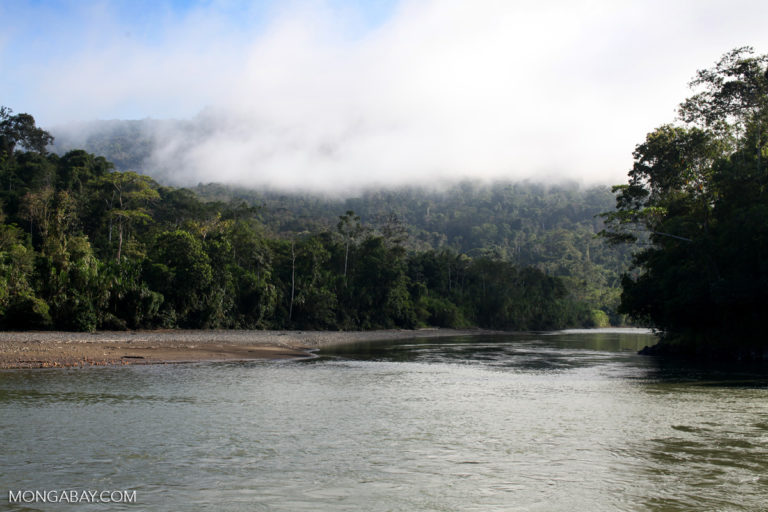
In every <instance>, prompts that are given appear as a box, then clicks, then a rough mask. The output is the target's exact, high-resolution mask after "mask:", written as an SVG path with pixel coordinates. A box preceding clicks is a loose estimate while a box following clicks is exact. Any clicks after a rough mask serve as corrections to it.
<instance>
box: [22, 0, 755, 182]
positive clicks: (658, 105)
mask: <svg viewBox="0 0 768 512" xmlns="http://www.w3.org/2000/svg"><path fill="white" fill-rule="evenodd" d="M211 5H212V6H209V7H205V8H199V9H197V10H194V11H191V12H189V13H187V14H186V15H185V16H183V17H181V18H174V17H173V16H170V15H169V16H168V17H167V18H165V19H164V21H163V22H162V23H163V29H162V30H161V31H160V32H158V34H155V37H153V38H143V39H142V38H140V37H138V36H136V35H134V33H133V32H132V30H135V28H132V27H126V26H123V25H122V24H121V22H120V20H119V19H117V18H115V16H114V13H110V12H108V11H98V12H95V11H94V12H89V13H88V16H91V17H92V18H91V20H90V24H93V23H97V24H98V26H99V27H100V28H99V29H98V30H96V29H92V30H90V31H89V32H88V33H87V34H86V35H85V36H83V37H84V38H85V39H84V40H87V39H88V38H90V39H89V41H91V42H90V43H89V44H88V45H87V47H86V46H84V47H83V48H81V50H79V51H77V50H75V51H73V53H71V54H69V55H66V56H64V57H61V58H59V59H58V60H56V61H51V62H48V63H47V65H46V66H44V67H37V68H35V69H34V70H33V69H32V68H30V69H29V70H28V71H29V72H30V73H31V75H32V76H33V78H34V81H35V83H36V84H38V85H37V89H36V91H37V92H36V94H37V95H38V97H39V98H44V99H40V100H39V108H40V110H41V112H40V114H37V113H35V112H32V113H33V114H35V115H40V117H41V118H44V119H50V120H51V122H59V123H60V122H63V121H67V120H72V119H87V118H110V117H120V116H123V115H125V114H124V113H125V112H130V113H131V114H132V115H134V117H135V116H136V115H139V116H150V117H178V118H187V119H190V120H189V121H185V122H176V123H166V124H165V125H163V127H162V128H160V129H158V131H157V133H156V134H155V135H154V139H153V140H154V151H153V153H152V156H151V158H150V159H149V160H148V161H147V165H148V166H149V167H151V168H153V169H158V170H161V171H162V173H163V175H165V176H166V177H168V178H169V179H170V180H171V181H173V182H175V183H179V184H194V183H197V182H207V181H218V182H226V183H239V184H246V185H254V186H272V187H277V188H301V189H312V190H323V191H330V190H338V189H340V188H358V187H362V186H368V185H382V184H383V185H397V184H403V183H418V184H429V183H434V182H435V181H438V180H449V179H456V178H463V177H473V178H481V179H498V178H501V179H534V180H543V181H552V180H562V179H568V180H578V181H581V182H585V183H596V182H599V183H616V182H621V181H623V180H624V177H625V176H626V172H627V170H628V169H629V167H630V165H631V152H632V150H633V148H634V145H635V144H637V143H639V142H640V141H641V140H642V138H643V137H644V136H645V134H646V133H647V132H648V131H650V130H651V129H653V128H654V127H655V126H657V125H659V124H661V123H664V122H668V121H671V120H672V119H673V118H674V116H675V109H676V105H677V104H678V103H679V102H680V101H681V100H682V99H683V98H684V97H685V96H686V95H687V94H688V90H687V88H686V83H687V81H688V80H689V79H690V78H691V77H692V76H693V74H694V72H695V70H696V69H698V68H703V67H708V66H710V65H711V64H712V63H713V62H714V61H715V60H716V59H717V58H718V57H719V56H720V55H721V54H722V53H724V52H725V51H727V50H729V49H730V48H732V47H735V46H740V45H744V44H751V45H754V46H755V47H756V49H757V50H758V51H768V35H766V31H765V27H764V20H765V19H768V4H765V3H764V2H746V1H745V2H731V3H728V5H727V7H725V6H724V4H722V2H706V1H702V2H668V1H663V2H662V1H649V2H631V3H623V2H610V1H603V0H600V1H585V2H570V1H558V0H550V1H544V2H535V3H530V2H528V3H524V2H510V1H507V0H498V1H495V0H481V1H478V2H466V1H462V0H433V1H429V0H425V1H416V0H413V1H403V2H401V3H400V4H398V5H397V6H396V7H395V9H394V11H393V13H392V14H391V16H390V17H389V18H387V19H386V20H384V21H383V22H381V23H379V24H377V25H376V26H374V27H366V28H365V29H364V30H362V29H360V26H359V20H358V19H357V17H356V16H355V12H354V10H351V9H347V10H346V11H342V10H339V9H338V8H336V9H334V8H331V7H329V6H328V5H326V4H324V3H322V2H293V3H290V4H289V5H290V7H284V8H282V9H278V10H274V11H272V12H271V13H269V14H268V15H266V17H264V16H265V15H264V13H260V18H258V19H259V20H260V23H259V24H258V26H257V27H256V28H249V25H248V23H247V20H246V21H244V22H241V23H239V24H236V25H233V21H232V19H231V18H229V17H227V15H226V13H224V11H222V9H221V7H220V6H219V4H218V3H216V2H214V3H213V4H211ZM744 13H748V15H746V16H745V14H744ZM254 19H256V18H254ZM90 24H89V26H90ZM107 34H118V36H109V35H107ZM204 107H205V108H204Z"/></svg>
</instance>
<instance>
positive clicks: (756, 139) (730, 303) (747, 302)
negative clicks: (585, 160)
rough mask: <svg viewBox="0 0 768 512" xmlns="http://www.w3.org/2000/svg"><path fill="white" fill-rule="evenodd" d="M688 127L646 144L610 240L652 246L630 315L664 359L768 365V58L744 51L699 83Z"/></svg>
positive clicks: (684, 121)
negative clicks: (699, 357)
mask: <svg viewBox="0 0 768 512" xmlns="http://www.w3.org/2000/svg"><path fill="white" fill-rule="evenodd" d="M691 85H692V87H694V88H695V90H696V93H695V94H694V95H693V96H691V97H690V98H688V99H686V100H685V101H684V102H683V103H682V104H681V106H680V110H679V120H680V122H679V123H677V124H666V125H663V126H661V127H659V128H657V129H656V130H654V131H653V132H651V133H649V134H648V136H647V137H646V139H645V141H644V142H643V143H642V144H640V145H638V146H637V148H636V150H635V153H634V157H635V163H634V166H633V168H632V170H631V171H630V173H629V182H628V184H626V185H621V186H618V187H615V189H616V191H617V193H618V195H617V200H616V210H615V211H614V212H611V213H608V214H606V216H607V220H608V223H609V227H608V229H607V230H606V232H605V235H606V236H607V237H608V238H609V239H610V240H611V241H613V242H615V243H627V242H629V243H631V244H636V243H638V242H640V243H642V244H644V249H643V250H641V251H640V252H638V253H637V254H636V256H635V257H634V267H633V269H632V270H631V272H630V273H629V274H628V275H627V276H625V277H624V279H623V282H622V286H623V293H622V296H621V305H620V311H622V312H624V313H626V314H629V315H632V316H633V317H635V318H640V319H644V320H645V321H647V322H650V323H651V324H652V325H654V326H656V327H657V328H658V329H660V330H661V333H662V335H663V337H662V341H661V342H660V343H659V345H657V348H656V352H677V353H686V354H690V353H695V354H706V355H713V354H716V355H721V354H724V355H737V356H739V357H764V356H765V354H766V349H768V338H766V337H765V334H764V331H765V318H766V307H767V306H768V55H754V53H753V51H752V49H751V48H738V49H735V50H733V51H731V52H729V53H727V54H726V55H724V56H723V57H722V59H721V60H720V61H719V62H717V63H716V64H715V66H714V67H713V68H711V69H707V70H703V71H699V72H698V74H697V76H696V78H695V79H694V80H693V82H692V83H691Z"/></svg>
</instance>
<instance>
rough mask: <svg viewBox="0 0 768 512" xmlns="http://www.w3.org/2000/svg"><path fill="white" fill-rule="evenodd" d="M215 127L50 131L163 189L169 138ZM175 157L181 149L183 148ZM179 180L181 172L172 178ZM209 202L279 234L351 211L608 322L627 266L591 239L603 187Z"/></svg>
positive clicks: (136, 125) (479, 188)
mask: <svg viewBox="0 0 768 512" xmlns="http://www.w3.org/2000/svg"><path fill="white" fill-rule="evenodd" d="M218 122H219V120H218V118H217V117H216V115H215V113H213V112H203V113H201V114H200V115H199V116H197V117H196V118H195V119H192V120H189V121H178V120H154V119H144V120H136V121H117V120H113V121H94V122H90V123H83V124H80V125H73V126H69V127H62V128H61V129H57V130H53V135H55V136H56V142H55V144H54V145H53V146H52V149H53V150H54V151H55V152H58V153H60V154H64V153H65V152H66V151H69V150H72V149H75V148H83V149H85V150H86V151H87V152H89V153H94V154H97V155H103V156H104V157H105V158H106V159H107V160H109V161H110V162H113V163H114V164H115V169H116V170H119V171H130V170H138V171H139V172H142V170H144V171H145V172H146V173H147V174H150V175H152V176H153V177H155V178H156V179H158V180H159V181H160V182H161V183H163V182H166V183H168V184H170V183H171V182H172V181H173V180H171V181H169V180H170V179H171V175H170V174H167V173H168V172H169V169H166V168H161V167H157V168H155V167H153V164H154V162H153V159H152V157H151V155H152V152H153V148H155V146H156V145H157V144H159V143H161V141H162V140H163V137H164V135H163V134H164V133H168V132H179V131H183V133H185V134H186V136H185V138H184V140H185V141H186V144H187V145H188V146H189V147H194V145H195V144H196V141H200V140H204V139H205V137H206V136H207V135H210V134H211V133H212V132H215V131H216V130H217V129H218V128H217V126H218V124H217V123H218ZM179 151H183V148H180V149H179ZM172 174H173V176H174V180H178V175H180V174H181V172H180V171H178V170H176V171H173V172H172ZM194 191H195V193H196V194H197V195H198V196H199V197H200V198H202V199H203V200H205V201H215V202H221V203H230V202H238V201H239V202H244V203H245V204H247V205H248V206H256V207H258V208H259V210H258V218H259V219H260V221H261V222H262V223H263V224H264V225H265V227H266V228H267V230H268V231H269V232H271V233H273V234H275V235H281V236H282V235H284V234H290V233H302V232H319V231H323V230H326V231H335V230H336V226H337V224H338V222H339V216H340V215H342V214H344V213H345V212H347V211H353V212H355V214H356V215H357V216H359V217H360V219H361V221H362V222H363V223H364V224H365V225H368V226H371V227H376V228H377V229H379V230H380V231H381V230H385V231H386V230H389V231H392V230H403V231H404V232H405V233H407V235H408V236H407V237H406V238H405V239H404V245H405V247H406V248H407V249H409V250H413V251H424V250H449V251H453V252H455V253H457V254H465V255H469V256H489V257H492V258H495V259H500V260H502V261H507V262H511V263H514V264H515V265H519V266H534V267H536V268H537V269H539V270H541V271H543V272H545V273H547V274H548V275H552V276H559V277H561V278H563V279H564V280H565V281H566V282H567V285H568V287H569V289H570V290H571V293H573V294H574V295H575V296H577V297H578V298H579V300H583V301H585V302H586V303H588V304H589V305H590V307H592V308H593V309H599V310H603V311H605V312H606V313H607V314H608V315H609V316H610V317H611V320H612V321H613V322H614V323H616V322H621V321H622V320H623V319H622V318H621V317H619V316H618V315H617V314H616V313H615V309H616V306H617V305H618V302H619V294H620V281H621V275H622V273H623V272H625V271H626V270H627V268H628V266H629V261H630V252H631V251H632V250H633V248H631V247H628V246H610V245H608V244H605V243H604V242H603V240H601V239H598V238H597V237H596V236H595V234H596V233H597V232H599V231H600V230H601V229H602V220H601V218H600V217H598V214H600V213H602V212H606V211H609V210H611V209H612V208H613V207H614V205H615V197H614V195H613V194H612V192H611V191H610V188H609V187H608V186H607V185H606V186H603V187H591V188H583V187H579V186H578V185H577V184H574V183H566V184H561V185H556V186H544V185H537V184H531V183H514V182H496V183H485V184H483V183H479V182H471V181H465V182H461V183H455V184H453V185H451V186H446V187H444V188H442V189H440V190H427V189H424V188H418V187H399V188H390V189H384V190H381V189H380V190H369V191H367V192H362V193H359V194H356V195H351V196H350V195H348V196H346V197H345V196H341V195H340V196H336V197H330V196H323V195H310V194H299V193H286V192H276V191H264V190H254V189H252V188H251V189H249V188H240V187H232V186H226V185H221V184H204V185H203V184H201V185H198V186H197V187H195V188H194Z"/></svg>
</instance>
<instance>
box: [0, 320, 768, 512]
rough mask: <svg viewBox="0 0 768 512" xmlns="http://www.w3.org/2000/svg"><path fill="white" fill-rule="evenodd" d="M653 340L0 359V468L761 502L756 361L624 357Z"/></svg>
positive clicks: (734, 504)
mask: <svg viewBox="0 0 768 512" xmlns="http://www.w3.org/2000/svg"><path fill="white" fill-rule="evenodd" d="M652 341H653V340H652V339H651V338H650V337H649V336H648V334H644V333H639V332H629V333H627V332H623V331H622V332H615V331H614V332H612V331H607V332H594V331H589V332H561V333H551V334H520V335H509V336H492V337H467V338H454V339H449V340H437V341H436V340H410V341H406V342H397V343H368V344H359V345H345V346H338V347H333V348H331V349H327V350H324V351H323V352H322V353H321V354H319V356H320V357H318V358H316V359H313V360H308V361H307V360H305V361H296V362H285V361H283V362H250V363H216V364H197V365H172V366H151V367H127V368H92V369H72V370H34V371H29V370H13V371H3V372H0V440H1V441H2V442H3V456H2V458H0V482H2V483H3V485H4V486H5V487H6V488H7V489H51V488H55V489H63V488H66V489H71V488H75V489H126V488H127V489H136V490H137V497H138V502H139V503H138V504H137V505H124V506H123V507H124V508H125V509H131V510H209V509H215V510H270V511H278V510H279V511H301V510H313V511H314V510H334V511H335V510H350V511H351V510H373V511H379V510H381V511H384V510H404V511H405V510H407V511H411V510H413V511H419V510H435V511H437V510H461V511H464V510H477V511H493V510H499V511H501V510H504V511H506V510H580V509H589V510H659V511H662V510H663V511H667V510H673V511H674V510H681V511H682V510H714V509H718V510H761V509H764V508H765V503H766V502H768V477H766V476H765V475H768V400H767V399H768V377H767V376H766V374H765V372H764V371H763V370H762V369H760V368H752V369H746V370H745V369H743V368H741V369H734V368H727V367H713V366H708V367H707V366H695V365H682V364H680V363H664V364H660V363H659V362H658V361H656V360H655V359H653V358H648V357H643V356H638V355H636V351H637V350H638V349H640V348H642V347H643V346H644V345H647V344H650V343H651V342H652ZM7 489H6V490H2V489H0V491H1V492H3V493H7ZM5 500H7V494H0V503H1V504H2V505H3V506H5V505H7V501H5ZM25 506H26V507H27V508H26V510H58V509H60V508H69V509H72V506H69V507H67V506H66V505H59V506H56V505H51V504H46V505H41V504H28V505H25ZM57 507H58V508H57ZM90 507H91V508H92V509H93V510H96V509H99V510H104V509H105V508H104V507H105V506H104V505H92V506H90ZM81 508H84V509H86V510H88V509H89V506H82V505H78V506H77V509H78V510H80V509H81ZM109 508H110V510H111V509H114V508H118V509H119V507H115V506H110V507H109ZM11 509H12V510H13V506H11ZM16 510H24V508H17V509H16Z"/></svg>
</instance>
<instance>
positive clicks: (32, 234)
mask: <svg viewBox="0 0 768 512" xmlns="http://www.w3.org/2000/svg"><path fill="white" fill-rule="evenodd" d="M50 142H51V136H50V135H49V134H48V133H47V132H45V131H43V130H41V129H40V128H38V127H36V126H35V123H34V119H33V118H32V117H31V116H29V115H27V114H16V115H14V114H13V112H12V111H10V109H6V108H3V109H2V110H0V200H1V201H2V218H0V221H1V223H0V327H2V328H4V329H49V328H50V329H68V330H81V331H92V330H94V329H125V328H155V327H164V328H174V327H184V328H295V329H372V328H392V327H404V328H412V327H418V326H428V325H431V326H449V327H464V326H470V325H477V326H481V327H487V328H498V329H552V328H561V327H569V326H585V325H594V324H596V323H597V324H600V323H604V322H606V320H607V316H606V312H605V311H601V310H598V309H597V308H596V307H595V302H594V301H592V302H590V301H589V300H584V297H582V296H580V293H582V294H583V291H584V290H585V289H586V288H584V287H581V288H580V289H579V290H577V289H576V288H575V287H573V286H572V285H573V283H574V282H575V281H574V280H570V281H569V280H568V279H565V278H561V277H557V276H553V275H548V273H547V272H545V270H546V268H544V269H542V268H537V267H536V266H527V265H518V264H515V263H512V262H511V261H510V259H509V254H506V253H505V252H504V251H506V250H507V249H510V250H513V249H514V247H515V246H516V244H517V246H518V247H519V246H520V245H521V244H523V243H524V242H522V241H518V242H515V241H514V238H511V239H510V238H509V237H507V236H506V235H503V236H499V237H498V239H499V240H502V239H504V240H507V239H510V240H511V241H510V242H509V244H507V245H499V246H498V247H495V246H492V245H489V246H488V247H479V248H478V249H481V250H477V251H474V253H472V254H471V255H468V254H467V252H465V251H463V250H462V249H463V246H462V245H461V244H456V243H450V242H448V241H449V240H451V239H454V240H455V239H456V237H457V236H462V235H454V234H449V235H445V236H444V238H445V241H446V243H442V244H439V243H438V244H429V243H423V240H422V241H420V240H419V239H418V236H421V234H422V233H424V232H426V231H425V228H422V227H419V226H417V225H415V224H414V226H412V227H410V228H409V226H407V225H406V224H404V223H403V212H401V213H400V214H398V213H397V212H394V211H389V212H387V215H385V216H384V217H381V218H378V219H377V221H376V222H375V223H370V222H365V221H364V220H363V219H361V218H360V217H359V216H358V215H356V214H355V213H354V211H352V210H351V209H350V210H341V211H338V212H337V213H336V214H335V216H334V218H333V219H332V220H330V219H328V218H327V217H328V216H327V215H326V222H325V224H323V223H322V222H320V223H315V224H313V223H311V222H309V221H308V219H304V220H301V214H300V213H299V214H298V216H299V219H298V220H296V219H294V221H292V222H293V223H292V224H291V223H290V222H289V223H287V224H285V225H281V226H278V227H277V228H276V227H275V225H276V224H277V223H281V222H284V221H286V219H287V218H288V217H290V216H291V215H297V214H296V213H293V214H291V213H286V214H285V216H284V217H281V216H280V215H277V214H276V213H274V211H272V210H273V209H274V206H270V207H269V208H267V207H265V206H263V207H261V208H259V207H255V206H253V201H251V202H248V201H244V200H242V198H240V199H238V198H236V197H234V195H232V194H230V196H229V197H227V198H226V199H225V200H202V199H201V198H200V196H199V195H198V194H196V193H195V192H193V191H191V190H188V189H182V188H171V187H166V186H161V185H160V184H158V183H157V182H155V181H154V180H153V179H152V178H150V177H148V176H145V175H141V174H137V173H134V172H117V171H114V169H113V165H112V164H111V163H110V162H109V161H107V160H106V159H105V158H104V157H99V156H94V155H93V154H90V153H88V152H86V151H83V150H72V151H69V152H67V153H66V154H64V155H61V156H59V155H56V154H50V153H47V152H46V147H48V145H49V144H50ZM211 190H213V189H211ZM211 190H209V191H208V192H211ZM207 196H208V197H209V198H210V193H209V194H207ZM495 200H497V201H500V202H501V203H504V197H503V196H499V197H497V198H496V199H495ZM532 201H534V202H535V200H532ZM358 204H359V205H360V206H361V207H363V206H364V205H365V204H366V199H365V198H362V199H361V200H360V202H359V203H358ZM397 204H408V201H402V202H399V203H397ZM564 207H566V208H567V207H568V206H567V205H565V206H564ZM288 208H289V209H290V206H288ZM419 208H421V207H419ZM472 208H473V207H472V206H470V205H466V204H463V205H459V204H457V205H456V209H455V211H454V213H450V215H459V216H466V217H467V218H468V219H472V218H476V217H477V216H478V215H485V213H481V212H484V211H485V210H484V208H486V207H485V206H483V209H482V210H481V209H475V210H472ZM474 208H476V207H474ZM541 208H542V209H548V210H551V208H548V207H547V205H546V204H545V203H544V204H542V205H541ZM361 209H364V208H361ZM448 211H449V210H448V209H447V208H446V205H435V208H434V211H426V210H425V211H424V212H423V213H422V215H426V217H428V218H434V219H441V218H443V217H444V216H445V215H449V214H448V213H446V212H448ZM462 212H464V213H462ZM267 213H268V214H267ZM473 216H475V217H473ZM263 217H266V218H268V220H269V222H267V223H266V225H265V223H264V222H262V220H261V219H262V218H263ZM315 218H317V217H315ZM426 222H427V223H426V224H425V226H429V221H426ZM472 222H474V221H473V220H467V221H466V225H465V227H464V228H462V229H465V230H469V232H472V229H473V228H474V227H473V226H471V223H472ZM491 222H496V218H495V217H492V216H489V217H488V218H487V223H491ZM522 222H523V221H521V223H522ZM589 222H594V219H590V220H589ZM440 225H441V224H439V223H438V224H434V225H433V227H434V228H435V229H439V226H440ZM443 225H447V224H443ZM521 225H522V224H521ZM489 226H491V224H488V226H483V224H482V223H481V224H478V225H477V226H476V227H478V228H479V231H477V236H478V237H480V238H478V240H480V239H482V236H483V235H482V233H483V230H488V229H493V227H492V226H491V227H489ZM499 228H501V229H502V230H504V229H507V228H504V227H503V226H499V225H496V227H495V229H499ZM509 229H510V230H511V231H509V233H512V232H517V231H515V229H513V228H512V227H510V228H509ZM562 229H565V228H564V227H563V228H562ZM409 231H413V232H415V233H416V234H417V239H416V241H415V242H414V241H413V240H411V239H412V238H413V235H412V234H410V233H409ZM520 232H526V231H525V230H524V229H520ZM433 233H438V232H437V231H434V232H433ZM505 233H506V231H505ZM430 236H431V235H430ZM438 236H439V233H438ZM494 236H497V235H494ZM584 236H586V235H584ZM462 239H463V238H462ZM521 240H523V239H521ZM589 244H591V242H589ZM587 247H588V248H589V247H593V246H592V245H587ZM514 250H518V249H514ZM519 250H520V251H523V250H529V248H527V247H525V248H522V247H519ZM587 250H591V251H592V254H593V256H591V258H596V259H597V261H600V259H599V258H600V256H599V250H596V249H595V248H594V247H593V248H592V249H587ZM542 251H546V248H545V246H542ZM576 252H578V253H579V255H577V254H575V253H574V254H573V260H574V261H576V260H579V261H582V260H583V259H584V258H583V257H582V256H580V254H581V253H580V251H576ZM542 261H543V260H542ZM590 261H591V260H590ZM593 264H595V265H597V263H593ZM574 268H576V266H574Z"/></svg>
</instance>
